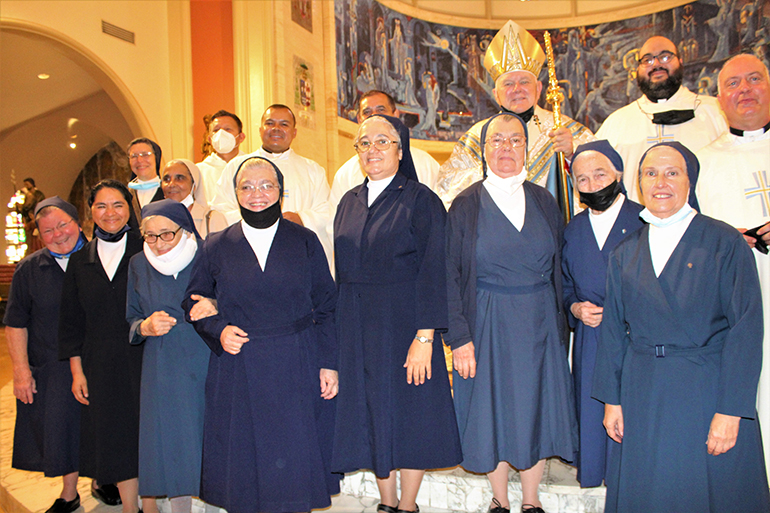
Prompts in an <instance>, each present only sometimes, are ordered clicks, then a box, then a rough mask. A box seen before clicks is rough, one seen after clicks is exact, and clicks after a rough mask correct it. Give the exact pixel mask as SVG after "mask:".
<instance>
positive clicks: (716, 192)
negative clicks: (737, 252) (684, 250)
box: [695, 132, 770, 469]
mask: <svg viewBox="0 0 770 513" xmlns="http://www.w3.org/2000/svg"><path fill="white" fill-rule="evenodd" d="M697 155H698V160H699V161H700V166H701V168H700V176H699V177H698V183H697V185H696V187H695V193H696V195H697V197H698V204H699V205H700V209H701V212H702V213H703V214H705V215H707V216H710V217H713V218H716V219H719V220H721V221H724V222H726V223H728V224H730V225H732V226H734V227H735V228H746V229H751V228H755V227H757V226H759V225H763V224H765V223H767V222H770V132H767V133H765V134H762V135H758V136H748V137H739V136H736V135H733V134H731V133H730V132H726V133H724V134H723V135H722V136H721V137H720V138H719V139H717V140H716V141H714V142H712V143H711V144H709V145H708V146H706V147H705V148H703V149H701V150H700V151H699V152H698V153H697ZM752 253H754V259H755V260H756V262H757V270H758V271H759V281H760V285H761V287H762V298H763V300H764V304H763V313H764V318H765V337H764V344H763V346H762V348H763V353H764V356H763V365H762V374H761V375H760V378H759V392H758V394H757V411H758V413H759V424H760V427H761V429H762V444H763V446H764V450H765V465H766V466H767V468H769V469H770V255H763V254H762V253H760V252H759V251H757V250H756V249H754V250H752ZM738 436H739V437H740V433H739V434H738Z"/></svg>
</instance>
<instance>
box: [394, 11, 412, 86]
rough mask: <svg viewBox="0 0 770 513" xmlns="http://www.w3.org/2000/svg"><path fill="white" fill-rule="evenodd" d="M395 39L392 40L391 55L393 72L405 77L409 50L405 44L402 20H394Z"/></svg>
mask: <svg viewBox="0 0 770 513" xmlns="http://www.w3.org/2000/svg"><path fill="white" fill-rule="evenodd" d="M393 23H394V26H393V37H391V38H390V53H391V60H392V61H393V71H394V72H395V73H396V75H398V76H402V77H403V76H404V74H405V73H406V69H405V68H404V64H405V62H406V58H407V51H408V48H407V46H406V43H405V42H404V32H403V31H402V29H401V20H399V19H398V18H396V19H395V20H393Z"/></svg>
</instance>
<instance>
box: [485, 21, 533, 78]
mask: <svg viewBox="0 0 770 513" xmlns="http://www.w3.org/2000/svg"><path fill="white" fill-rule="evenodd" d="M544 63H545V52H543V49H542V48H541V47H540V43H538V42H537V39H535V38H534V37H532V34H530V33H529V32H527V31H526V30H524V29H523V28H521V27H519V26H518V25H516V24H515V23H514V22H512V21H511V20H508V22H507V23H506V24H505V25H503V28H501V29H500V31H499V32H498V33H497V34H496V35H495V37H494V39H492V42H491V43H489V48H487V53H486V55H485V56H484V67H485V68H486V69H487V72H488V73H489V74H490V76H491V77H492V80H493V81H497V79H498V78H499V77H500V75H502V74H504V73H508V72H509V71H529V72H530V73H532V74H533V75H535V77H537V76H538V75H539V74H540V69H541V68H542V67H543V64H544Z"/></svg>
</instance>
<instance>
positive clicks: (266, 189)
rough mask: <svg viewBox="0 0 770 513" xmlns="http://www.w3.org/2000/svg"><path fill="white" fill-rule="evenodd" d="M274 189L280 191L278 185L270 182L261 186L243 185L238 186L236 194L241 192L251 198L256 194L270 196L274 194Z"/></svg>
mask: <svg viewBox="0 0 770 513" xmlns="http://www.w3.org/2000/svg"><path fill="white" fill-rule="evenodd" d="M249 189H251V190H249ZM274 189H275V190H280V187H279V186H278V185H276V184H274V183H270V182H265V183H262V184H259V185H251V184H250V183H247V184H243V185H238V186H237V187H236V188H235V192H236V194H237V193H239V192H241V193H243V194H246V195H249V196H250V195H252V194H254V193H255V192H259V193H261V194H270V193H271V192H273V190H274Z"/></svg>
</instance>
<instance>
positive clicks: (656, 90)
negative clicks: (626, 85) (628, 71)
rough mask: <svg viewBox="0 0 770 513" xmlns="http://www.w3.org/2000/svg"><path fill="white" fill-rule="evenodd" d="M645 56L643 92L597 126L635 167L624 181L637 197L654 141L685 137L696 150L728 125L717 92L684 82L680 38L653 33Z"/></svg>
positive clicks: (640, 73) (639, 74) (639, 78)
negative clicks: (644, 158)
mask: <svg viewBox="0 0 770 513" xmlns="http://www.w3.org/2000/svg"><path fill="white" fill-rule="evenodd" d="M639 56H640V57H639V61H638V62H639V67H638V68H637V70H636V84H637V85H638V86H639V89H641V90H642V93H643V95H642V96H641V97H640V98H639V99H637V100H636V101H635V102H633V103H630V104H628V105H626V106H625V107H623V108H621V109H618V110H616V111H615V112H613V113H612V114H610V116H609V117H608V118H607V120H606V121H605V122H604V123H603V124H602V126H601V128H599V131H598V132H596V137H598V138H599V139H607V140H609V141H610V144H612V146H613V147H614V148H615V149H616V150H618V153H620V155H621V156H622V157H623V162H625V164H626V169H628V170H630V171H629V172H627V173H625V176H624V178H623V182H624V184H625V186H626V190H628V197H629V199H631V200H633V201H639V189H638V185H637V182H636V170H637V169H638V168H639V159H640V157H641V156H642V154H643V153H644V152H645V151H647V150H648V149H649V148H651V147H652V146H653V145H655V144H657V143H659V142H664V141H679V142H681V143H682V144H684V145H685V146H687V148H689V149H690V150H691V151H696V150H698V149H700V148H702V147H703V146H705V145H707V144H708V143H710V142H711V141H713V140H714V139H716V138H717V137H719V136H720V135H721V134H722V133H723V132H725V131H727V125H726V124H725V120H724V116H722V113H721V112H720V110H719V105H718V103H717V101H716V98H712V97H711V96H703V95H699V94H695V93H692V92H690V90H689V89H687V88H686V87H684V86H683V85H682V79H683V77H684V70H683V68H682V58H681V57H680V56H679V54H678V52H677V49H676V45H674V43H672V42H671V41H670V40H669V39H666V38H665V37H661V36H653V37H651V38H649V39H648V40H647V41H646V42H645V43H644V44H643V45H642V48H641V49H640V50H639Z"/></svg>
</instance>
